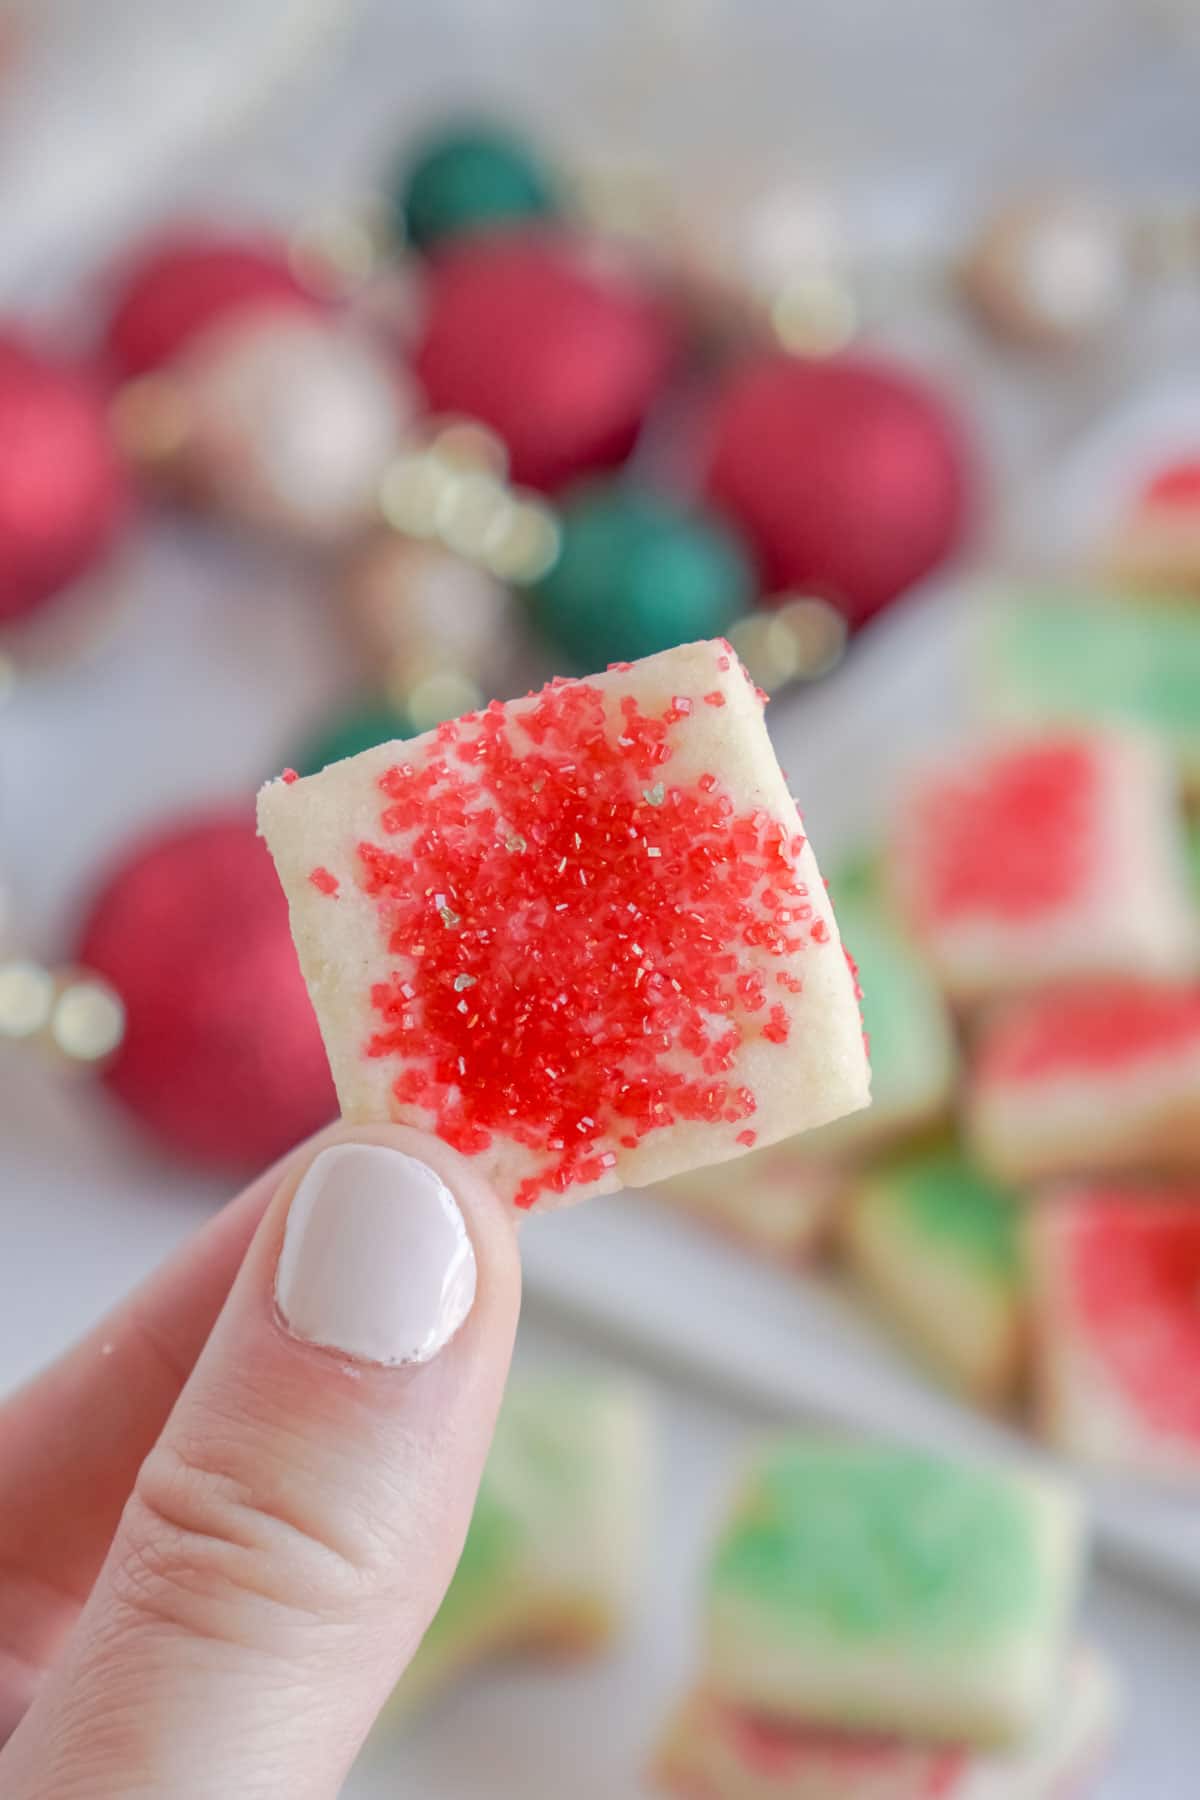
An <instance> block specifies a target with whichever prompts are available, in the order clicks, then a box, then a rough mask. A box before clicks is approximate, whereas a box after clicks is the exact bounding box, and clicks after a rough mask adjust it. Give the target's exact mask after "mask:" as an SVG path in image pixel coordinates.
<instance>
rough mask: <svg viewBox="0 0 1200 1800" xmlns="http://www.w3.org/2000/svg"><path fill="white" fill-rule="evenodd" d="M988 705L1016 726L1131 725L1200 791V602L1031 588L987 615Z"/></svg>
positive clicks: (1003, 599)
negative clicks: (1154, 740)
mask: <svg viewBox="0 0 1200 1800" xmlns="http://www.w3.org/2000/svg"><path fill="white" fill-rule="evenodd" d="M981 617H982V620H983V627H982V631H981V633H980V645H979V660H980V686H981V688H982V692H983V698H984V703H985V707H986V710H987V712H988V714H989V716H990V717H991V718H992V719H993V720H994V721H996V722H997V723H998V724H1001V725H1004V726H1007V727H1010V728H1013V727H1021V728H1026V729H1028V728H1041V729H1045V728H1047V727H1051V726H1062V725H1073V726H1097V725H1099V726H1117V727H1121V726H1131V727H1134V728H1136V729H1137V730H1138V731H1140V732H1144V733H1146V734H1148V735H1150V736H1153V737H1156V738H1158V739H1159V740H1160V741H1161V742H1162V744H1163V745H1165V746H1166V748H1167V749H1168V750H1169V751H1170V753H1171V754H1172V755H1173V756H1174V758H1175V760H1176V762H1177V765H1178V768H1179V771H1180V774H1181V775H1182V777H1183V780H1184V783H1185V785H1186V786H1187V787H1189V788H1191V789H1192V790H1197V789H1200V607H1198V606H1197V605H1196V602H1195V600H1194V599H1192V598H1191V597H1190V596H1189V597H1187V598H1179V599H1174V600H1155V601H1154V602H1153V603H1151V602H1150V601H1147V600H1136V599H1130V598H1129V597H1128V596H1126V597H1124V598H1122V597H1121V596H1119V595H1113V594H1106V593H1103V592H1099V591H1097V592H1088V591H1086V590H1085V591H1077V590H1072V589H1069V588H1068V589H1046V588H1025V589H1021V590H1019V591H1017V592H1015V593H1010V594H1006V595H1003V596H1000V595H998V596H996V597H995V598H994V601H993V603H992V604H991V605H987V606H985V607H984V608H983V609H982V611H981Z"/></svg>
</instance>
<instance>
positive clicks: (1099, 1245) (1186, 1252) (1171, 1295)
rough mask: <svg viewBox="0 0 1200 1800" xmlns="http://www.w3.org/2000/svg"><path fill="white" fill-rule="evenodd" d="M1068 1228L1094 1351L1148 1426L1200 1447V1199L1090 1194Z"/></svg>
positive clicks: (1073, 1272) (1071, 1262)
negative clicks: (1199, 1443)
mask: <svg viewBox="0 0 1200 1800" xmlns="http://www.w3.org/2000/svg"><path fill="white" fill-rule="evenodd" d="M1068 1221H1069V1223H1068V1226H1067V1230H1068V1267H1069V1273H1070V1279H1071V1283H1072V1285H1073V1289H1074V1292H1075V1296H1076V1303H1077V1306H1078V1310H1079V1315H1080V1320H1081V1323H1082V1325H1083V1326H1084V1328H1085V1330H1086V1332H1087V1334H1088V1337H1089V1340H1090V1342H1091V1344H1092V1347H1093V1349H1094V1351H1095V1352H1096V1354H1097V1355H1098V1356H1099V1357H1100V1358H1101V1359H1102V1361H1103V1362H1104V1363H1105V1364H1106V1365H1107V1366H1108V1369H1109V1371H1110V1373H1111V1375H1112V1377H1113V1379H1114V1380H1115V1381H1116V1382H1117V1384H1118V1385H1119V1386H1120V1388H1121V1389H1122V1390H1123V1391H1124V1392H1125V1394H1126V1395H1127V1396H1128V1397H1129V1399H1130V1400H1131V1401H1132V1402H1133V1403H1134V1405H1135V1406H1136V1407H1137V1409H1138V1411H1139V1412H1140V1413H1141V1415H1142V1416H1143V1417H1144V1418H1145V1419H1146V1420H1147V1422H1148V1423H1150V1424H1151V1425H1152V1426H1154V1427H1155V1428H1156V1429H1157V1430H1159V1431H1162V1432H1166V1433H1169V1434H1172V1435H1177V1436H1183V1437H1187V1438H1194V1439H1200V1304H1198V1302H1197V1296H1198V1295H1200V1192H1195V1193H1190V1192H1189V1193H1186V1194H1184V1193H1179V1192H1177V1193H1176V1194H1174V1195H1173V1196H1168V1195H1166V1194H1163V1195H1158V1194H1148V1193H1141V1194H1138V1195H1136V1196H1133V1197H1132V1198H1130V1197H1128V1196H1123V1195H1120V1194H1113V1195H1111V1196H1110V1195H1108V1194H1106V1193H1103V1192H1102V1193H1099V1194H1089V1195H1088V1196H1087V1197H1086V1198H1085V1199H1083V1200H1081V1201H1080V1202H1078V1203H1076V1204H1074V1205H1073V1207H1072V1211H1071V1212H1070V1214H1069V1215H1068Z"/></svg>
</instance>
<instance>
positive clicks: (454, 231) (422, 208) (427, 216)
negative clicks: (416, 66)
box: [393, 122, 558, 250]
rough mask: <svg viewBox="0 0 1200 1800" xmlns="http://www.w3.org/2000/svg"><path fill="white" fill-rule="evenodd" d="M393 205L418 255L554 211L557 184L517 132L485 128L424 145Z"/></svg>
mask: <svg viewBox="0 0 1200 1800" xmlns="http://www.w3.org/2000/svg"><path fill="white" fill-rule="evenodd" d="M393 205H394V207H395V211H396V215H397V221H398V224H399V225H400V227H401V228H402V229H403V232H404V235H405V239H406V241H407V242H408V243H410V244H412V245H413V246H414V248H416V249H418V250H430V249H432V248H433V247H434V246H435V245H437V244H440V243H443V242H444V241H446V240H447V239H449V238H454V237H459V236H461V235H462V234H463V233H464V232H470V231H478V230H480V229H485V228H489V227H492V226H497V225H499V226H503V225H507V224H513V223H520V222H521V221H522V220H525V219H534V218H541V217H544V216H545V215H546V214H551V213H555V212H557V211H558V205H557V197H556V194H555V184H554V181H553V179H552V177H551V175H550V173H549V171H548V170H547V169H546V167H545V166H544V164H543V163H542V161H541V158H540V157H539V156H538V154H537V152H536V151H535V150H534V149H533V148H532V147H531V146H530V145H529V144H527V143H525V142H524V140H523V139H522V138H521V137H519V136H518V135H517V133H516V132H512V131H509V130H508V129H507V128H506V127H505V126H503V125H491V124H488V123H486V122H480V123H477V124H467V125H460V126H458V127H455V128H451V129H449V130H445V131H439V132H438V133H437V134H436V135H435V136H433V137H430V138H427V139H426V140H425V142H424V143H423V144H422V145H421V146H420V147H419V148H418V150H417V153H416V155H415V156H414V157H408V158H406V159H405V162H404V165H403V167H402V168H401V170H400V172H399V175H398V177H397V180H396V183H395V191H394V197H393Z"/></svg>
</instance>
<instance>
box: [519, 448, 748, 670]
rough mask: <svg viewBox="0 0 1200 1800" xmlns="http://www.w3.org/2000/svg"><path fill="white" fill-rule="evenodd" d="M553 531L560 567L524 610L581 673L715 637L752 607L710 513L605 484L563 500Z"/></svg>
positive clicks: (744, 575)
mask: <svg viewBox="0 0 1200 1800" xmlns="http://www.w3.org/2000/svg"><path fill="white" fill-rule="evenodd" d="M560 525H561V530H562V545H561V549H560V552H559V556H558V560H557V561H556V563H555V564H554V567H553V568H552V569H551V570H550V572H549V574H547V575H546V576H544V577H543V579H542V580H541V581H540V582H539V583H538V584H537V586H536V587H535V588H534V589H533V590H532V591H531V595H530V605H531V609H532V614H533V619H534V623H535V624H536V626H537V628H538V630H539V631H541V632H542V633H544V635H545V636H546V637H547V638H549V639H550V640H551V642H553V643H554V644H556V645H557V646H558V648H559V649H560V650H562V651H563V652H564V653H565V654H566V656H567V657H568V658H569V659H570V661H571V663H572V664H573V665H574V666H575V668H576V669H578V670H580V671H581V672H585V673H586V672H590V671H593V670H597V669H603V668H604V667H605V666H606V664H608V663H610V662H634V661H636V659H637V658H638V657H639V656H652V655H653V654H654V653H655V651H657V650H670V649H672V648H673V647H674V646H675V645H676V644H688V643H692V642H694V641H695V640H696V639H698V638H711V637H721V636H722V635H723V634H724V633H725V632H726V631H727V630H728V629H729V627H730V626H731V625H732V624H733V622H734V620H735V619H737V618H738V617H740V615H741V614H742V613H744V612H745V611H746V610H747V608H748V607H750V606H751V605H752V604H753V602H754V598H755V595H756V593H757V583H756V581H755V577H754V570H753V568H752V566H751V563H750V558H749V556H748V554H747V553H746V551H745V550H744V549H743V548H742V545H741V543H740V542H739V540H738V538H737V537H736V536H735V535H734V533H733V531H732V530H731V529H730V528H729V527H728V526H727V525H725V524H723V523H722V522H721V521H720V520H719V519H716V518H714V517H713V516H712V514H705V513H701V512H696V511H688V510H685V509H684V508H682V507H679V506H676V505H673V504H672V503H671V502H669V501H666V500H662V499H658V498H656V497H655V496H653V495H650V494H645V493H640V492H638V491H637V490H636V489H634V488H630V487H625V486H623V485H619V484H616V483H605V484H602V485H598V486H594V487H589V488H586V489H584V490H583V491H582V492H581V493H579V494H577V495H576V496H575V497H574V498H573V499H571V500H569V501H568V502H567V504H566V506H565V507H564V509H563V511H562V514H561V517H560Z"/></svg>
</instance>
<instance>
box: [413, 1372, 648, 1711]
mask: <svg viewBox="0 0 1200 1800" xmlns="http://www.w3.org/2000/svg"><path fill="white" fill-rule="evenodd" d="M653 1463H654V1444H653V1420H652V1416H651V1412H650V1408H649V1404H648V1402H647V1400H646V1399H645V1398H644V1396H643V1395H642V1394H641V1392H640V1391H639V1390H638V1389H637V1388H636V1387H634V1386H632V1385H631V1384H629V1383H626V1382H621V1381H618V1380H616V1379H612V1378H609V1379H600V1378H588V1377H585V1376H581V1375H562V1376H550V1377H544V1376H543V1377H528V1376H526V1377H522V1376H520V1375H517V1376H516V1377H514V1379H513V1381H512V1383H511V1384H510V1386H509V1389H508V1392H507V1394H506V1395H505V1398H504V1405H503V1406H502V1408H501V1410H500V1418H499V1421H498V1423H497V1426H496V1435H495V1438H494V1439H493V1442H492V1448H491V1451H490V1452H489V1455H488V1460H487V1465H486V1467H485V1469H484V1473H483V1480H482V1482H481V1483H480V1487H479V1495H478V1498H477V1500H476V1502H475V1512H474V1515H473V1517H472V1520H471V1526H470V1529H469V1531H468V1532H467V1539H466V1543H465V1545H464V1547H463V1553H462V1556H461V1558H460V1560H459V1564H458V1568H457V1570H456V1571H455V1575H454V1579H453V1581H452V1582H451V1583H450V1587H449V1590H448V1592H447V1594H446V1597H445V1599H444V1600H443V1602H442V1605H441V1609H440V1610H439V1612H438V1614H437V1616H436V1617H435V1619H434V1621H433V1623H432V1625H431V1626H430V1627H429V1630H428V1631H427V1632H426V1634H425V1637H424V1639H423V1640H422V1643H421V1648H420V1649H419V1650H418V1652H417V1655H416V1657H415V1659H414V1660H413V1662H412V1663H411V1665H410V1666H409V1668H408V1670H407V1671H406V1673H405V1675H404V1678H403V1680H402V1681H401V1683H400V1686H399V1688H398V1690H397V1698H398V1701H399V1703H400V1705H401V1706H405V1707H406V1706H412V1705H415V1704H418V1703H420V1702H423V1701H424V1700H425V1699H427V1698H428V1697H429V1695H430V1694H432V1693H433V1692H434V1691H437V1690H440V1689H441V1688H442V1687H443V1686H445V1684H446V1683H447V1682H450V1681H452V1680H453V1679H454V1678H455V1677H456V1676H458V1675H461V1674H462V1673H463V1672H464V1671H465V1670H466V1669H467V1668H470V1667H472V1666H474V1665H475V1664H476V1663H478V1662H480V1661H481V1660H482V1659H484V1658H486V1657H489V1656H495V1655H501V1654H503V1653H504V1652H505V1651H512V1650H527V1651H528V1650H531V1651H536V1652H538V1653H539V1654H541V1655H542V1656H545V1657H548V1658H550V1659H552V1660H553V1659H554V1658H556V1657H563V1658H575V1657H579V1656H582V1655H584V1654H586V1653H588V1652H595V1651H599V1650H600V1649H602V1648H603V1647H604V1646H605V1645H606V1644H608V1643H609V1641H610V1640H611V1639H612V1638H613V1637H614V1636H615V1634H616V1633H617V1632H618V1631H619V1630H620V1629H621V1627H622V1626H623V1625H624V1624H625V1622H626V1619H627V1617H628V1615H629V1613H630V1611H631V1608H632V1606H633V1602H634V1600H635V1598H636V1594H637V1589H638V1584H639V1582H640V1579H641V1575H642V1565H643V1562H644V1553H645V1552H646V1550H647V1549H648V1541H649V1526H650V1519H651V1512H652V1485H653V1474H654V1470H653Z"/></svg>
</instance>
